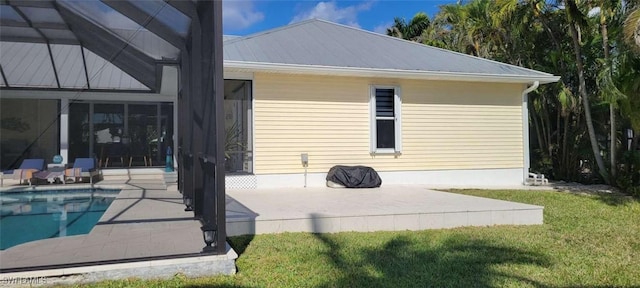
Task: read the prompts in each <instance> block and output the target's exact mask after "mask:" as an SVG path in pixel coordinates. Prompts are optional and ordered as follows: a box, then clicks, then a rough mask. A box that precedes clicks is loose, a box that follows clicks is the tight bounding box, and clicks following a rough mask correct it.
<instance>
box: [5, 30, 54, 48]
mask: <svg viewBox="0 0 640 288" xmlns="http://www.w3.org/2000/svg"><path fill="white" fill-rule="evenodd" d="M0 38H1V39H2V40H3V41H11V38H21V39H24V38H33V39H36V40H37V39H42V37H41V36H40V34H38V32H37V31H36V29H33V28H30V27H11V26H1V27H0ZM42 42H44V39H42ZM3 48H4V47H3Z"/></svg>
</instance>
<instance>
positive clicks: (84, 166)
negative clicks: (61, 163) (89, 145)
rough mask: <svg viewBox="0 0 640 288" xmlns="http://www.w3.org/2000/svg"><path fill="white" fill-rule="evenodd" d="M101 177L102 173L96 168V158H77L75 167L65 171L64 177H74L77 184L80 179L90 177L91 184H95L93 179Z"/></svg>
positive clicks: (74, 163)
mask: <svg viewBox="0 0 640 288" xmlns="http://www.w3.org/2000/svg"><path fill="white" fill-rule="evenodd" d="M97 175H100V171H99V170H98V169H97V168H96V159H94V158H76V161H75V162H73V167H72V168H69V169H67V170H65V172H64V177H65V178H67V177H73V178H75V180H76V182H78V178H82V177H89V182H90V183H91V184H93V177H94V176H97Z"/></svg>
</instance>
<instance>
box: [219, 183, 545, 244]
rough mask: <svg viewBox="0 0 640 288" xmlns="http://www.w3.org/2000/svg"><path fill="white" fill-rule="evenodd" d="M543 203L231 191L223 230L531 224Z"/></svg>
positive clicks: (379, 191) (391, 192)
mask: <svg viewBox="0 0 640 288" xmlns="http://www.w3.org/2000/svg"><path fill="white" fill-rule="evenodd" d="M523 193H528V192H527V191H523ZM543 208H544V207H541V206H535V205H527V204H521V203H514V202H509V201H501V200H494V199H487V198H481V197H473V196H467V195H461V194H454V193H446V192H440V191H436V190H431V189H428V188H425V187H422V186H382V187H380V188H375V189H334V188H326V187H325V188H296V189H278V190H232V191H228V192H227V234H228V235H229V236H235V235H245V234H268V233H282V232H314V233H335V232H344V231H358V232H371V231H402V230H412V231H415V230H425V229H441V228H455V227H463V226H491V225H535V224H542V223H543V215H542V212H543Z"/></svg>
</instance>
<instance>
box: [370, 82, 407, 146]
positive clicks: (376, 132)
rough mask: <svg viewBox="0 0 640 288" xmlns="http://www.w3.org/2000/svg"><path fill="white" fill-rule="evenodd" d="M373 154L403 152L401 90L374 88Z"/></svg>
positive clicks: (372, 103)
mask: <svg viewBox="0 0 640 288" xmlns="http://www.w3.org/2000/svg"><path fill="white" fill-rule="evenodd" d="M369 104H370V107H371V153H400V152H401V150H402V133H401V127H402V122H401V117H400V115H401V106H402V101H401V99H400V88H399V87H394V86H372V87H371V98H370V101H369Z"/></svg>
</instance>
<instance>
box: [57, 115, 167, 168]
mask: <svg viewBox="0 0 640 288" xmlns="http://www.w3.org/2000/svg"><path fill="white" fill-rule="evenodd" d="M69 119H70V121H69V138H70V139H69V143H70V145H69V146H70V147H69V158H70V159H69V163H73V161H74V160H75V158H76V157H95V158H96V159H97V160H98V164H99V165H100V166H101V167H102V168H122V167H127V168H128V167H152V166H164V165H165V162H164V161H165V156H166V149H167V147H171V146H173V103H99V102H95V103H94V102H88V103H87V102H74V103H72V104H71V107H70V113H69ZM90 135H91V136H90ZM171 148H172V149H173V147H171Z"/></svg>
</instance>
